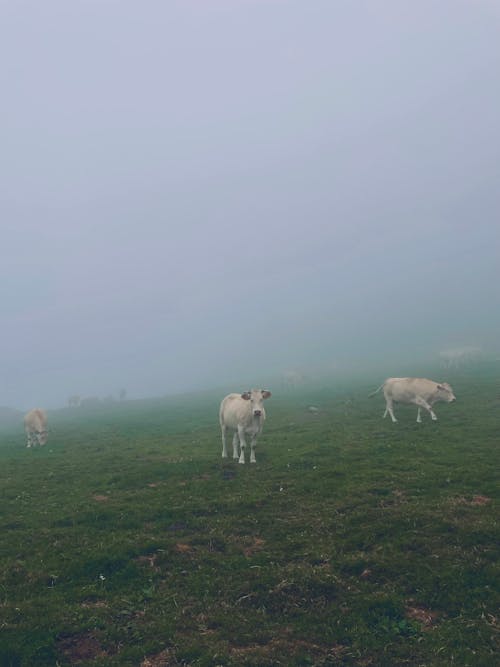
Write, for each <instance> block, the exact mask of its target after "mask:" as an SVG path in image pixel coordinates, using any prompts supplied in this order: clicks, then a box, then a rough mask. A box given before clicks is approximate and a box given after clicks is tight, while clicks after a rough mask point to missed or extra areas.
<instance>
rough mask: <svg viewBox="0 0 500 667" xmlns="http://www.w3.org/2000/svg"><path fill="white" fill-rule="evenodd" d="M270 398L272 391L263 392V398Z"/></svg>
mask: <svg viewBox="0 0 500 667" xmlns="http://www.w3.org/2000/svg"><path fill="white" fill-rule="evenodd" d="M270 396H272V394H271V392H270V391H268V390H267V389H263V390H262V398H269V397H270Z"/></svg>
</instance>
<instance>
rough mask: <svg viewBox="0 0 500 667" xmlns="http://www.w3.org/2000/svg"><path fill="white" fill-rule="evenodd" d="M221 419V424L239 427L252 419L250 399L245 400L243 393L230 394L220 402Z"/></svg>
mask: <svg viewBox="0 0 500 667" xmlns="http://www.w3.org/2000/svg"><path fill="white" fill-rule="evenodd" d="M219 419H220V423H221V426H228V427H229V428H237V426H238V424H246V423H247V422H248V420H249V419H251V405H250V401H245V399H244V398H242V397H241V394H228V395H227V396H226V397H225V398H223V399H222V402H221V404H220V411H219Z"/></svg>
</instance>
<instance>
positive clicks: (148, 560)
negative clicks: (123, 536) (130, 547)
mask: <svg viewBox="0 0 500 667" xmlns="http://www.w3.org/2000/svg"><path fill="white" fill-rule="evenodd" d="M157 560H158V554H151V555H149V556H146V555H145V556H138V557H137V558H136V559H135V561H136V563H139V564H140V565H149V567H150V568H152V569H153V570H154V572H159V571H160V568H159V567H158V565H157V564H156V561H157Z"/></svg>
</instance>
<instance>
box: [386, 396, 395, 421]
mask: <svg viewBox="0 0 500 667" xmlns="http://www.w3.org/2000/svg"><path fill="white" fill-rule="evenodd" d="M387 413H389V414H390V415H391V419H392V421H393V422H397V421H398V420H397V419H396V417H395V416H394V410H393V409H392V400H391V399H390V398H386V404H385V412H384V417H386V416H387Z"/></svg>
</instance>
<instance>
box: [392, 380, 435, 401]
mask: <svg viewBox="0 0 500 667" xmlns="http://www.w3.org/2000/svg"><path fill="white" fill-rule="evenodd" d="M436 389H437V382H434V381H433V380H427V379H426V378H388V379H387V380H386V381H385V383H384V395H385V396H386V397H390V398H392V399H393V400H394V401H398V402H405V401H408V400H411V399H412V398H414V397H415V396H421V397H422V398H426V397H429V396H432V395H433V394H435V393H436Z"/></svg>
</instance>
